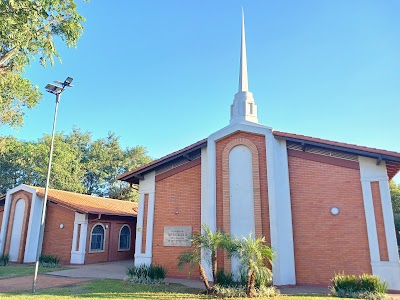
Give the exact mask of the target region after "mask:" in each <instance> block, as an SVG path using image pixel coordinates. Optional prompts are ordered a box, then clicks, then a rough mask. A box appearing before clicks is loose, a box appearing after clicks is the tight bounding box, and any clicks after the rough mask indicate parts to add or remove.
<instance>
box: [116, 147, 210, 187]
mask: <svg viewBox="0 0 400 300" xmlns="http://www.w3.org/2000/svg"><path fill="white" fill-rule="evenodd" d="M205 146H207V140H203V142H201V143H199V144H198V145H196V146H194V147H193V148H190V149H187V150H185V151H182V152H179V153H177V154H176V155H173V156H170V157H166V158H165V159H161V160H159V161H157V162H156V163H154V164H150V165H148V166H147V167H144V168H142V169H141V168H138V169H136V170H132V171H130V172H127V173H124V174H121V175H119V176H118V177H117V179H118V180H122V181H127V182H129V183H133V184H138V183H139V180H142V179H143V175H144V174H145V173H148V172H150V171H152V170H154V169H155V168H157V167H159V166H162V165H164V164H166V163H168V162H171V161H173V160H175V159H177V158H179V157H182V156H185V155H187V154H189V153H191V152H194V151H196V150H199V149H201V148H204V147H205Z"/></svg>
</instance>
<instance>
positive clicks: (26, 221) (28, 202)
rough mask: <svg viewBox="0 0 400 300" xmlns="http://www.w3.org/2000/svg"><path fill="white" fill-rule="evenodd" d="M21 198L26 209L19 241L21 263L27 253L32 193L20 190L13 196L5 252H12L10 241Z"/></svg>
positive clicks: (19, 260) (19, 259)
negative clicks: (26, 243)
mask: <svg viewBox="0 0 400 300" xmlns="http://www.w3.org/2000/svg"><path fill="white" fill-rule="evenodd" d="M19 200H22V201H25V209H24V216H23V218H24V220H23V222H22V229H21V240H20V243H19V251H18V258H17V262H19V263H21V262H23V259H24V254H25V242H26V235H27V232H28V224H29V212H30V207H31V203H32V194H30V193H28V192H25V191H19V192H17V193H15V194H13V195H12V198H11V209H10V214H9V221H8V226H7V234H6V241H5V246H4V253H9V252H10V243H11V235H12V230H13V224H14V218H15V207H16V204H17V202H18V201H19Z"/></svg>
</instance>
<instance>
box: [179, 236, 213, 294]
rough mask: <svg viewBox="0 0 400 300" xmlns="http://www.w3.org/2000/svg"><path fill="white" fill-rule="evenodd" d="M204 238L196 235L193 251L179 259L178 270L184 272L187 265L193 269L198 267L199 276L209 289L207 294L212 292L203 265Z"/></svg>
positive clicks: (185, 253)
mask: <svg viewBox="0 0 400 300" xmlns="http://www.w3.org/2000/svg"><path fill="white" fill-rule="evenodd" d="M201 242H202V236H201V234H199V233H195V234H194V235H193V237H192V247H193V248H192V249H191V250H187V251H184V252H183V253H182V254H181V255H179V257H178V269H179V270H182V269H183V267H184V266H185V265H189V266H190V267H191V269H193V267H195V266H197V268H198V270H199V274H200V277H201V280H202V281H203V283H204V286H205V287H206V289H207V292H210V291H211V287H210V283H209V282H208V278H207V275H206V272H205V271H204V268H203V266H202V265H201V245H202V243H201Z"/></svg>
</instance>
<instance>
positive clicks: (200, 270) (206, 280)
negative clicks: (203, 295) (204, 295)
mask: <svg viewBox="0 0 400 300" xmlns="http://www.w3.org/2000/svg"><path fill="white" fill-rule="evenodd" d="M199 273H200V277H201V280H203V283H204V285H205V287H206V289H207V292H209V291H210V290H211V288H210V284H209V283H208V278H207V275H206V272H205V271H204V269H203V267H202V266H201V263H200V262H199Z"/></svg>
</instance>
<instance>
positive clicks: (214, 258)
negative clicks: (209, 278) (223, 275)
mask: <svg viewBox="0 0 400 300" xmlns="http://www.w3.org/2000/svg"><path fill="white" fill-rule="evenodd" d="M211 260H212V274H213V281H214V284H216V283H217V264H218V262H217V252H216V251H212V252H211Z"/></svg>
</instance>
